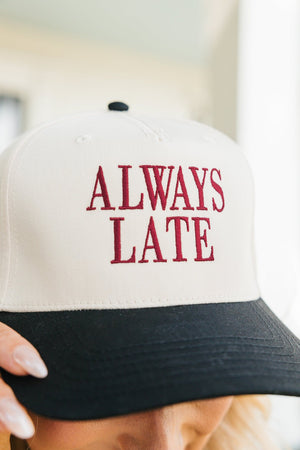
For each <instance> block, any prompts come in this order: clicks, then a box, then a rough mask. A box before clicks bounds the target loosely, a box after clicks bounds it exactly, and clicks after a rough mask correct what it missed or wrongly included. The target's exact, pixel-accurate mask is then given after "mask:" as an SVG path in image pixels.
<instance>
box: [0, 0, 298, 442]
mask: <svg viewBox="0 0 300 450" xmlns="http://www.w3.org/2000/svg"><path fill="white" fill-rule="evenodd" d="M299 86H300V2H299V0H284V1H283V0H187V1H185V2H183V1H180V0H160V1H159V2H158V1H152V2H149V1H147V0H128V1H127V2H124V1H122V0H110V1H109V2H108V1H102V0H85V1H83V0H52V1H51V2H41V1H38V0H27V1H26V2H23V1H21V0H1V2H0V150H1V149H2V148H3V147H4V146H5V145H7V144H8V143H9V142H10V141H11V140H12V139H13V138H14V137H15V136H16V135H17V134H19V133H20V132H22V131H23V130H25V129H27V128H29V127H32V126H34V125H37V124H39V123H41V122H43V121H45V120H51V119H53V118H56V117H57V116H59V115H64V114H67V113H75V112H77V111H84V110H90V109H92V110H95V109H97V108H101V109H102V108H106V105H107V104H108V103H109V102H111V101H114V100H121V101H124V102H126V103H128V104H129V105H130V110H131V111H132V112H136V113H138V112H144V113H147V114H150V115H156V116H168V117H179V118H180V117H182V118H190V119H193V120H198V121H202V122H205V123H207V124H209V125H212V126H214V127H216V128H218V129H220V130H221V131H223V132H225V133H226V134H228V135H229V136H230V137H232V138H233V139H235V140H237V141H238V142H239V143H240V144H241V146H242V151H244V152H245V153H246V155H247V158H248V160H249V162H250V165H251V166H252V169H253V173H254V178H255V189H256V216H255V230H256V231H255V233H256V252H257V262H258V275H259V283H260V287H261V292H262V296H263V298H264V299H265V301H266V302H267V303H269V304H270V306H271V307H272V308H273V309H274V310H275V311H276V313H277V314H278V315H279V316H280V318H281V319H282V320H283V321H284V322H285V323H286V324H287V325H288V326H289V327H290V328H292V330H293V331H294V332H295V333H296V334H297V335H298V336H299V337H300V289H299V283H300V233H299V229H300V146H299V143H300V142H299V141H300V136H299V130H300V125H299V124H300V89H299ZM272 401H273V404H274V410H273V415H272V424H273V427H274V430H276V432H277V433H279V434H280V435H281V439H282V443H283V444H284V443H287V444H289V445H290V446H291V448H293V449H300V401H299V400H298V399H295V398H291V397H284V396H272ZM283 444H282V445H283Z"/></svg>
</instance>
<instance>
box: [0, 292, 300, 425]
mask: <svg viewBox="0 0 300 450" xmlns="http://www.w3.org/2000/svg"><path fill="white" fill-rule="evenodd" d="M0 321H1V322H4V323H6V324H7V325H9V326H10V327H12V328H13V329H14V330H16V331H18V332H19V333H20V334H21V335H22V336H24V337H25V338H27V339H28V340H29V341H30V342H31V343H32V344H33V345H34V346H35V347H36V348H37V349H38V351H39V352H40V354H41V356H42V358H43V359H44V361H45V363H46V365H47V367H48V370H49V374H48V376H47V377H46V378H44V379H38V378H35V377H32V376H15V375H12V374H10V373H8V372H6V371H5V370H2V376H3V379H4V380H5V382H7V383H8V384H9V385H10V386H11V387H12V389H13V390H14V392H15V394H16V396H17V398H18V399H19V401H20V402H21V403H22V404H24V406H25V407H26V408H28V409H29V410H31V411H33V412H35V413H36V414H39V415H42V416H46V417H51V418H56V419H68V420H82V419H100V418H106V417H113V416H117V415H123V414H129V413H133V412H138V411H146V410H148V409H153V408H158V407H161V406H165V405H170V404H175V403H180V402H186V401H191V400H198V399H202V398H212V397H219V396H227V395H241V394H280V395H294V396H300V341H299V339H298V338H297V337H296V336H295V335H294V334H293V333H292V332H291V331H290V330H289V329H288V328H287V327H286V326H285V325H284V324H283V323H282V322H281V321H280V320H279V319H278V317H277V316H276V315H275V314H274V313H273V312H272V311H271V309H270V308H269V307H268V306H267V305H266V303H265V302H264V300H262V299H261V298H260V299H258V300H252V301H241V302H230V303H207V304H197V305H195V304H193V305H178V306H169V307H154V308H135V309H111V310H79V311H54V312H26V313H16V312H1V313H0Z"/></svg>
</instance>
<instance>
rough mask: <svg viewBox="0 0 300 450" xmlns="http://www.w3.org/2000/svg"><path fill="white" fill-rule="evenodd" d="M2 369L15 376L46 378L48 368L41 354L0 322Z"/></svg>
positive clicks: (0, 362)
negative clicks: (29, 375) (28, 375)
mask: <svg viewBox="0 0 300 450" xmlns="http://www.w3.org/2000/svg"><path fill="white" fill-rule="evenodd" d="M0 367H2V368H3V369H5V370H7V371H8V372H11V373H13V374H14V375H27V374H31V375H33V376H35V377H38V378H44V377H45V376H47V374H48V370H47V367H46V365H45V363H44V361H43V360H42V358H41V356H40V354H39V352H38V351H37V350H36V349H35V348H34V346H33V345H32V344H30V342H28V341H27V339H25V338H23V337H22V336H21V335H20V334H19V333H17V331H15V330H13V329H12V328H10V327H9V326H8V325H5V324H4V323H2V322H0Z"/></svg>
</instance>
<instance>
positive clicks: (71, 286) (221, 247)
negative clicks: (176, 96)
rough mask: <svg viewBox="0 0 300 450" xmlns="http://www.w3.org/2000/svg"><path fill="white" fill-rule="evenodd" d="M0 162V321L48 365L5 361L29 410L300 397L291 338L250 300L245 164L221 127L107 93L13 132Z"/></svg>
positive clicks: (253, 282) (127, 408)
mask: <svg viewBox="0 0 300 450" xmlns="http://www.w3.org/2000/svg"><path fill="white" fill-rule="evenodd" d="M0 173H1V187H0V224H1V225H0V300H1V302H0V303H1V306H0V308H1V312H0V321H2V322H4V323H5V324H7V325H9V326H11V327H12V328H13V329H15V330H16V331H18V332H19V333H20V334H21V335H23V336H24V337H25V338H27V339H28V340H29V341H30V342H31V343H32V344H33V345H34V346H35V347H36V348H37V349H38V351H39V352H40V354H41V356H42V358H43V359H44V361H45V363H46V365H47V367H48V371H49V373H48V376H47V377H46V378H45V379H37V378H35V377H32V376H30V375H28V376H23V377H20V376H15V375H13V374H10V373H8V372H6V371H5V370H2V376H3V378H4V380H5V381H6V382H7V383H8V384H9V385H10V386H11V387H12V388H13V390H14V392H15V394H16V396H17V398H18V399H19V400H20V402H21V403H23V404H24V405H25V406H26V407H27V408H28V409H29V410H32V411H33V412H35V413H36V414H40V415H43V416H46V417H51V418H57V419H69V420H82V419H83V420H84V419H96V418H98V419H99V418H106V417H112V416H116V415H122V414H128V413H133V412H138V411H145V410H148V409H153V408H157V407H161V406H164V405H170V404H174V403H180V402H186V401H191V400H197V399H202V398H213V397H218V396H226V395H240V394H281V395H295V396H299V395H300V341H299V339H298V338H297V337H296V336H295V335H294V334H293V333H292V332H291V331H290V330H289V329H288V328H287V327H286V326H285V324H284V323H283V322H282V321H281V320H280V319H279V317H277V316H276V315H275V314H274V312H273V311H272V310H271V309H270V307H269V306H268V305H267V304H266V302H265V301H264V300H263V299H262V297H261V293H260V289H259V286H258V283H257V273H256V262H255V238H254V220H253V218H254V183H253V175H252V172H251V168H250V167H249V163H248V162H247V159H246V157H245V155H244V153H243V150H242V149H241V148H240V147H239V146H238V144H237V143H235V142H234V141H233V140H232V139H231V138H229V137H228V136H226V135H225V134H223V133H221V132H220V131H217V130H216V129H214V128H212V127H210V126H208V125H204V124H202V123H199V122H197V121H193V120H183V119H175V118H170V119H169V118H163V117H150V116H146V115H144V114H139V115H136V114H134V113H132V112H131V111H130V110H129V108H128V106H127V105H126V104H125V103H122V102H112V103H110V104H109V107H108V108H103V109H102V110H100V109H99V110H98V111H95V112H87V113H86V112H85V113H80V114H74V115H70V116H67V117H63V118H59V119H57V120H55V121H52V122H49V123H45V124H42V125H40V126H39V127H36V128H34V129H33V130H31V131H28V132H26V133H25V134H23V135H22V136H20V137H18V138H17V139H16V140H15V141H14V142H13V143H12V145H11V146H10V147H9V148H7V149H5V150H4V151H3V152H2V154H1V155H0ZM283 301H284V299H283Z"/></svg>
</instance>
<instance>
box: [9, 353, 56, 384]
mask: <svg viewBox="0 0 300 450" xmlns="http://www.w3.org/2000/svg"><path fill="white" fill-rule="evenodd" d="M13 358H14V360H15V361H16V362H17V363H18V364H19V365H20V366H22V367H23V369H25V370H26V371H27V372H29V373H30V374H31V375H34V376H35V377H38V378H44V377H46V376H47V375H48V370H47V367H46V365H45V363H44V361H43V360H42V359H41V357H40V356H39V355H38V353H37V352H35V351H34V350H32V348H30V347H28V346H27V345H18V346H17V347H16V348H15V349H14V351H13Z"/></svg>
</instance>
